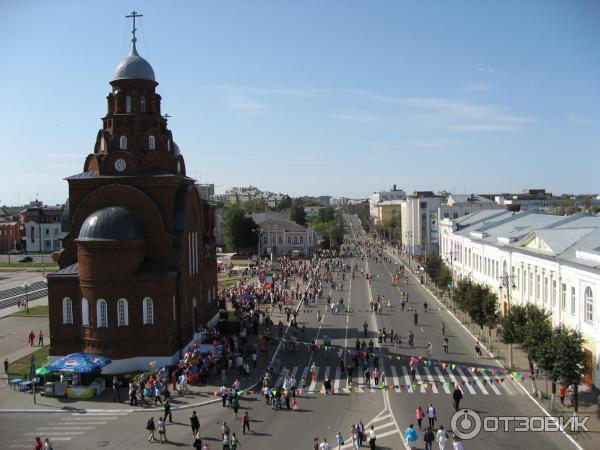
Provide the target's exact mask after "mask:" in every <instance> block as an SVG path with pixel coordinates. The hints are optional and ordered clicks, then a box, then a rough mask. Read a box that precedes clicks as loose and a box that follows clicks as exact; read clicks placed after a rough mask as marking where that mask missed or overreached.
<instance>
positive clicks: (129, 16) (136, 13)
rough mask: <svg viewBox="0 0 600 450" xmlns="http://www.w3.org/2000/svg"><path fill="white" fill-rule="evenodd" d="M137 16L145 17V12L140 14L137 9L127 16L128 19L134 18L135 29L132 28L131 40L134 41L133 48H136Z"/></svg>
mask: <svg viewBox="0 0 600 450" xmlns="http://www.w3.org/2000/svg"><path fill="white" fill-rule="evenodd" d="M136 17H144V15H143V14H138V12H137V11H131V13H130V14H129V15H127V16H125V18H126V19H133V29H132V30H131V35H132V37H131V42H133V49H134V50H135V43H136V42H137V38H136V37H135V32H136V31H137V28H136V27H135V18H136Z"/></svg>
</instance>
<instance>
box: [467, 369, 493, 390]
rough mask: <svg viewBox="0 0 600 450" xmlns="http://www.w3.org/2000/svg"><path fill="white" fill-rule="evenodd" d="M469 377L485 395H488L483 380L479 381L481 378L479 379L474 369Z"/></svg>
mask: <svg viewBox="0 0 600 450" xmlns="http://www.w3.org/2000/svg"><path fill="white" fill-rule="evenodd" d="M471 377H472V378H473V380H474V382H475V384H476V385H477V386H479V389H481V392H483V393H484V394H485V395H489V393H488V391H487V389H486V388H485V386H484V383H483V381H481V380H480V379H479V377H478V376H477V371H475V372H473V371H471Z"/></svg>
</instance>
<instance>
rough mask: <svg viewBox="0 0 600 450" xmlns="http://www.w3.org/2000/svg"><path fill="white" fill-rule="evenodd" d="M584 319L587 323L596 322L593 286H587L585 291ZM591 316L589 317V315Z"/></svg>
mask: <svg viewBox="0 0 600 450" xmlns="http://www.w3.org/2000/svg"><path fill="white" fill-rule="evenodd" d="M583 292H584V293H583V311H584V313H583V320H584V321H585V322H587V323H593V322H594V293H593V292H592V288H591V287H589V286H587V287H586V288H585V290H584V291H583ZM588 316H589V317H588Z"/></svg>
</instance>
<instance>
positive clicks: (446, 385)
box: [435, 366, 450, 394]
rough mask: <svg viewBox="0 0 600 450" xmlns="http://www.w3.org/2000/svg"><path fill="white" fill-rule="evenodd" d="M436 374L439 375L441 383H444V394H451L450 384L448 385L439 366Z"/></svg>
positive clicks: (436, 367) (436, 368)
mask: <svg viewBox="0 0 600 450" xmlns="http://www.w3.org/2000/svg"><path fill="white" fill-rule="evenodd" d="M435 372H436V373H437V375H438V377H439V379H440V382H441V383H442V389H444V392H445V393H446V394H449V393H450V388H449V387H448V384H447V383H446V379H445V378H444V375H442V371H441V370H440V368H439V367H438V366H435Z"/></svg>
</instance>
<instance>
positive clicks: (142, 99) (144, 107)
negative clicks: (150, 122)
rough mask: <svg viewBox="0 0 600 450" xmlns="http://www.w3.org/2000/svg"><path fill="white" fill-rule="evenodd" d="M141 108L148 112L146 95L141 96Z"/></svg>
mask: <svg viewBox="0 0 600 450" xmlns="http://www.w3.org/2000/svg"><path fill="white" fill-rule="evenodd" d="M140 110H141V111H142V112H143V113H145V112H146V97H142V98H140Z"/></svg>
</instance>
